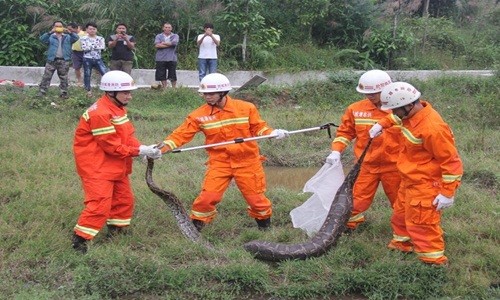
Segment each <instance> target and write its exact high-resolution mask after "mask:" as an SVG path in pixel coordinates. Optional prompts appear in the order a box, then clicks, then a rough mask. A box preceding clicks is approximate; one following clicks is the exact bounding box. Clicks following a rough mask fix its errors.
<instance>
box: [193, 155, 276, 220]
mask: <svg viewBox="0 0 500 300" xmlns="http://www.w3.org/2000/svg"><path fill="white" fill-rule="evenodd" d="M231 179H234V181H235V182H236V185H237V186H238V189H239V190H240V192H241V194H242V195H243V197H244V198H245V200H246V202H247V204H248V208H247V211H248V214H249V216H250V217H252V218H254V219H258V220H263V219H267V218H269V217H271V215H272V204H271V201H270V200H269V199H268V198H267V197H266V196H265V195H264V192H265V191H266V177H265V174H264V168H263V167H262V162H261V161H260V160H258V161H256V162H255V163H254V164H251V165H249V166H245V167H239V168H231V166H230V164H229V163H227V164H225V163H214V164H210V165H209V166H208V169H207V171H206V173H205V179H204V181H203V185H202V191H201V193H200V194H199V195H198V197H197V198H196V199H195V200H194V202H193V205H192V209H191V218H192V219H196V220H201V221H203V222H205V223H209V222H211V221H212V220H213V219H214V218H215V216H216V215H217V209H216V205H217V204H218V203H219V202H220V201H221V200H222V197H223V195H224V192H225V191H226V189H227V187H228V185H229V183H230V182H231Z"/></svg>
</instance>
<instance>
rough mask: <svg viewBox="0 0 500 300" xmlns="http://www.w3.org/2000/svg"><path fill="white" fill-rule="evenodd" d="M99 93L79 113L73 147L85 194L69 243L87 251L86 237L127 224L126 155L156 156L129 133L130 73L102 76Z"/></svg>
mask: <svg viewBox="0 0 500 300" xmlns="http://www.w3.org/2000/svg"><path fill="white" fill-rule="evenodd" d="M100 89H101V90H103V91H105V94H104V95H103V96H102V97H101V98H100V99H99V100H97V102H95V103H94V104H93V105H92V106H90V108H88V109H87V110H86V111H85V112H84V113H83V115H82V117H81V118H80V121H79V123H78V126H77V128H76V132H75V138H74V143H73V152H74V155H75V161H76V169H77V172H78V175H79V176H80V177H81V180H82V185H83V190H84V193H85V200H84V204H85V208H84V210H83V211H82V213H81V214H80V217H79V219H78V222H77V224H76V226H75V228H74V235H73V248H74V249H75V250H77V251H80V252H82V253H85V252H87V241H88V240H91V239H92V238H94V236H95V235H96V234H97V233H98V232H99V231H100V230H101V228H102V227H103V226H104V224H107V226H108V233H110V234H111V235H112V234H114V233H118V232H120V231H121V230H122V229H123V228H124V227H126V226H129V225H130V220H131V218H132V214H133V210H134V195H133V193H132V189H131V187H130V180H129V174H131V173H132V157H134V156H138V155H145V156H148V157H151V158H159V157H161V151H160V150H159V149H157V148H156V147H155V145H151V146H145V145H141V143H140V142H139V141H138V140H137V138H136V137H135V135H134V131H135V130H134V126H133V125H132V123H131V122H130V120H129V119H128V117H127V110H126V109H125V106H126V105H127V104H128V103H129V101H130V100H131V99H132V93H131V91H132V90H135V89H137V86H136V85H135V83H134V81H133V79H132V77H130V75H128V74H127V73H125V72H122V71H110V72H108V73H106V74H104V75H103V76H102V79H101V85H100Z"/></svg>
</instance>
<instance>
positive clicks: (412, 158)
mask: <svg viewBox="0 0 500 300" xmlns="http://www.w3.org/2000/svg"><path fill="white" fill-rule="evenodd" d="M381 99H382V100H381V101H382V109H387V110H389V109H392V113H393V114H391V115H389V116H388V117H386V118H384V119H383V120H381V121H380V122H379V123H378V124H375V125H374V126H373V127H372V128H371V129H370V136H371V137H376V136H377V135H379V134H380V132H382V128H390V127H391V126H392V125H399V126H402V127H401V129H402V135H403V139H402V144H403V146H402V149H401V152H400V154H399V157H398V162H397V166H398V170H399V171H400V172H401V176H402V181H401V188H400V190H399V197H398V200H397V201H396V203H395V205H394V210H393V215H392V217H391V226H392V229H393V238H392V240H391V242H390V243H389V245H388V248H390V249H397V250H401V251H403V252H411V251H415V253H416V254H417V256H418V258H419V259H420V260H421V261H423V262H425V263H428V264H435V265H443V264H446V263H447V261H448V258H447V257H446V256H445V255H444V248H445V245H444V238H443V230H442V229H441V213H442V211H441V210H442V209H444V208H447V207H450V206H451V205H453V202H454V197H455V192H456V190H457V188H458V186H459V185H460V180H461V178H462V173H463V167H462V161H461V159H460V157H459V155H458V151H457V149H456V147H455V139H454V136H453V132H452V131H451V129H450V127H449V126H448V124H446V123H445V122H444V121H443V119H442V118H441V116H440V115H439V113H438V112H436V111H435V110H434V109H433V108H432V106H431V105H430V104H429V103H428V102H426V101H423V100H420V92H419V91H418V90H417V89H415V87H413V86H412V85H411V84H409V83H406V82H395V83H393V84H391V85H389V86H387V87H386V88H384V90H383V91H382V95H381ZM386 131H387V130H385V129H384V131H383V132H382V134H381V135H380V136H383V135H384V134H385V132H386Z"/></svg>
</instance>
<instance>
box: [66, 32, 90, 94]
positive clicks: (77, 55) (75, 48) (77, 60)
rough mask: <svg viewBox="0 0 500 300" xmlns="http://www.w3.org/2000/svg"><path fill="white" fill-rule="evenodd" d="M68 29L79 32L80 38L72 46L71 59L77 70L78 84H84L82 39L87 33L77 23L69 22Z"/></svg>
mask: <svg viewBox="0 0 500 300" xmlns="http://www.w3.org/2000/svg"><path fill="white" fill-rule="evenodd" d="M68 29H69V30H70V31H71V32H74V33H76V34H78V37H79V38H80V39H79V40H78V41H76V42H74V43H73V45H72V46H71V50H72V54H71V60H72V61H73V69H74V70H75V77H76V85H77V86H82V85H83V80H82V66H83V50H82V42H81V39H82V37H84V36H85V35H86V34H87V33H86V32H85V31H84V30H82V28H81V26H80V25H78V24H76V23H69V24H68Z"/></svg>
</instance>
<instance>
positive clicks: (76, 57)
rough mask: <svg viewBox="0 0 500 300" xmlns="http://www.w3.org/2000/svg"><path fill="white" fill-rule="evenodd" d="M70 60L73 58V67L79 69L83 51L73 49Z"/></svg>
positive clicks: (81, 63)
mask: <svg viewBox="0 0 500 300" xmlns="http://www.w3.org/2000/svg"><path fill="white" fill-rule="evenodd" d="M71 60H73V69H75V70H78V69H81V68H82V65H83V51H73V52H72V53H71Z"/></svg>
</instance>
